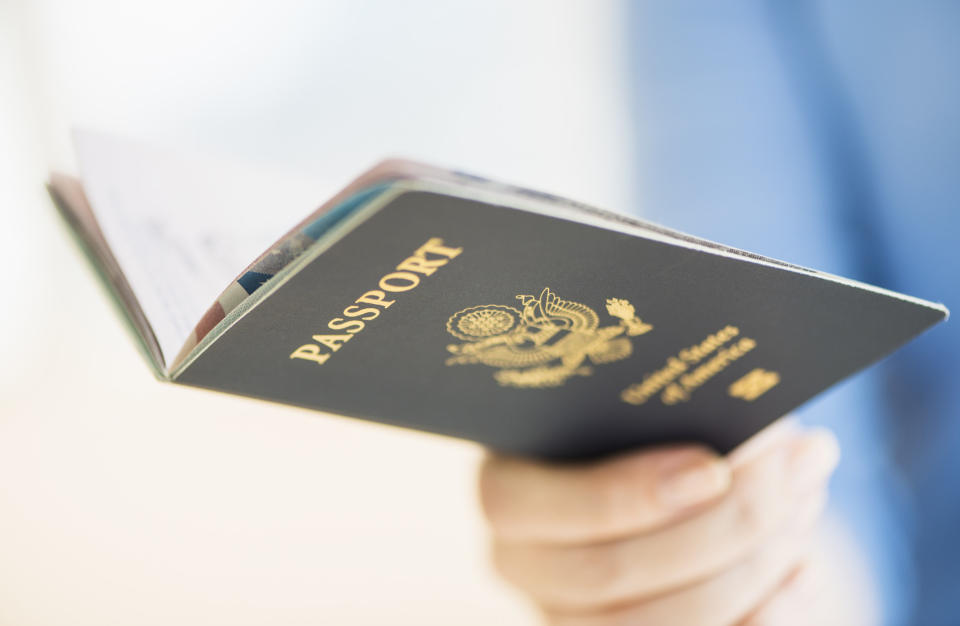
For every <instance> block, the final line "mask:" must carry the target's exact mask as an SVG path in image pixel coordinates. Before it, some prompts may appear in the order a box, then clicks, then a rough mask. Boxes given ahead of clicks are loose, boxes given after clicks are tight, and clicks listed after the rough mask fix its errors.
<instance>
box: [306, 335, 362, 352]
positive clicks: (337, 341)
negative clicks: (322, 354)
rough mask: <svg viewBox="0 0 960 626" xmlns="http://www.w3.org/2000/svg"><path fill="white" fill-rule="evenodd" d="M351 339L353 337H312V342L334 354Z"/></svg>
mask: <svg viewBox="0 0 960 626" xmlns="http://www.w3.org/2000/svg"><path fill="white" fill-rule="evenodd" d="M351 339H353V335H314V336H313V340H314V341H316V342H317V343H319V344H321V345H324V346H327V347H328V348H330V350H331V351H332V352H336V351H337V350H339V349H340V347H341V346H343V344H345V343H347V342H348V341H350V340H351Z"/></svg>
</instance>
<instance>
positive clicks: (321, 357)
mask: <svg viewBox="0 0 960 626" xmlns="http://www.w3.org/2000/svg"><path fill="white" fill-rule="evenodd" d="M290 358H291V359H304V360H307V361H314V362H316V363H317V364H318V365H323V364H324V363H326V361H327V359H329V358H330V354H329V353H328V354H320V346H317V345H314V344H312V343H308V344H306V345H303V346H300V347H299V348H297V349H296V350H294V351H293V353H292V354H291V355H290Z"/></svg>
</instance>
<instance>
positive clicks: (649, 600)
mask: <svg viewBox="0 0 960 626" xmlns="http://www.w3.org/2000/svg"><path fill="white" fill-rule="evenodd" d="M838 459H839V450H838V447H837V443H836V440H835V438H834V437H833V435H832V434H831V433H829V432H828V431H825V430H820V429H818V430H808V431H804V430H801V429H799V428H798V427H796V426H795V425H793V424H792V423H790V422H787V421H782V422H781V423H779V424H777V425H775V426H774V427H771V428H769V429H767V430H766V431H764V432H763V433H761V434H760V435H758V436H757V437H755V438H754V439H753V440H751V441H749V442H747V443H746V444H745V445H744V446H742V447H741V448H739V449H738V450H736V451H735V452H734V453H732V454H731V455H729V456H727V457H719V456H717V455H715V454H714V453H712V452H711V451H709V450H707V449H705V448H702V447H699V446H695V445H677V446H669V447H661V448H655V449H647V450H643V451H639V452H635V453H631V454H626V455H622V456H617V457H613V458H609V459H605V460H601V461H598V462H592V463H585V464H550V463H540V462H533V461H529V460H524V459H518V458H510V457H504V456H494V455H491V456H488V457H487V458H486V459H485V461H484V463H483V464H482V466H481V470H480V477H479V483H480V485H479V486H480V498H481V503H482V506H483V510H484V513H485V515H486V518H487V520H488V522H489V525H490V529H491V534H492V558H493V562H494V565H495V567H496V569H497V570H498V572H499V573H500V575H501V576H503V577H504V578H505V579H506V580H507V581H508V582H510V583H511V584H512V585H514V586H516V587H517V588H519V589H520V590H521V591H522V592H523V593H524V594H526V595H527V596H528V597H529V598H530V599H531V600H532V601H533V602H534V603H535V604H536V605H537V606H538V607H539V608H540V609H541V611H542V613H543V615H544V621H545V623H546V624H548V625H549V626H620V625H627V624H629V625H630V626H643V625H656V626H663V625H669V626H791V625H793V624H807V623H810V622H809V620H808V619H805V616H807V617H808V616H809V613H808V612H807V611H806V608H807V607H810V606H812V605H813V604H816V603H815V602H812V601H811V600H810V597H809V596H810V594H809V593H807V592H805V590H806V589H808V587H809V585H807V584H806V579H807V578H808V576H807V575H806V572H805V568H804V562H805V558H806V556H807V551H808V547H809V544H810V537H811V534H812V531H813V529H814V526H815V524H816V522H817V520H818V519H819V517H820V514H821V512H822V511H823V507H824V503H825V502H826V494H827V481H828V479H829V477H830V475H831V473H832V472H833V470H834V468H835V467H836V464H837V461H838Z"/></svg>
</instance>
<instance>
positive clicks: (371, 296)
mask: <svg viewBox="0 0 960 626" xmlns="http://www.w3.org/2000/svg"><path fill="white" fill-rule="evenodd" d="M386 295H387V294H385V293H383V292H382V291H380V290H378V289H374V290H373V291H368V292H367V293H365V294H363V295H362V296H360V297H359V298H357V299H356V300H354V302H359V303H360V304H372V305H374V306H382V307H383V308H387V307H388V306H390V305H391V304H393V303H394V302H395V300H384V297H386Z"/></svg>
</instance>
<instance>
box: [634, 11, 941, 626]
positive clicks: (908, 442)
mask: <svg viewBox="0 0 960 626" xmlns="http://www.w3.org/2000/svg"><path fill="white" fill-rule="evenodd" d="M629 7H630V13H629V20H628V24H627V25H628V28H629V33H628V36H629V40H630V47H631V49H630V54H631V63H632V66H631V69H632V71H631V76H630V80H631V83H632V94H633V98H634V104H635V110H636V117H637V122H636V129H637V136H636V146H637V157H638V170H637V171H638V185H637V194H638V197H639V198H640V205H641V213H642V214H643V215H644V216H645V217H647V218H649V219H652V220H654V221H658V222H662V223H664V224H666V225H668V226H671V227H675V228H678V229H681V230H686V231H688V232H690V233H693V234H696V235H700V236H704V237H707V238H711V239H715V240H718V241H721V242H723V243H726V244H731V245H735V246H738V247H742V248H745V249H747V250H751V251H754V252H759V253H762V254H767V255H769V256H773V257H776V258H781V259H784V260H787V261H791V262H795V263H799V264H802V265H807V266H810V267H814V268H817V269H821V270H825V271H829V272H832V273H836V274H841V275H844V276H849V277H852V278H857V279H860V280H864V281H867V282H871V283H874V284H877V285H880V286H883V287H887V288H890V289H895V290H900V291H904V292H906V293H909V294H911V295H915V296H920V297H924V298H928V299H931V300H936V301H940V302H943V303H945V304H946V305H947V306H948V307H950V308H952V309H954V310H955V311H957V310H960V275H958V269H957V267H958V265H960V263H958V261H960V255H958V254H957V249H958V248H960V210H958V209H960V202H958V199H960V3H958V2H947V1H941V2H893V1H889V0H875V1H872V2H842V3H840V2H826V1H823V2H800V1H797V2H793V1H789V0H787V1H776V0H768V1H766V2H763V1H758V0H754V1H738V2H729V3H711V2H694V1H687V0H682V1H678V0H666V1H663V2H643V3H640V2H636V3H633V2H631V3H629ZM958 355H960V327H958V326H957V324H956V322H953V323H950V322H948V323H947V324H942V325H940V326H939V327H937V328H935V329H934V330H932V331H930V332H928V333H927V334H926V335H924V336H923V337H921V338H920V339H919V340H917V341H915V342H913V343H912V344H910V345H909V346H908V347H906V348H905V349H903V350H901V351H900V352H898V353H897V354H896V355H895V356H893V357H891V358H890V359H887V360H886V361H884V362H883V363H882V364H881V365H879V366H875V367H873V368H871V369H870V370H869V371H868V372H866V373H863V374H860V375H858V376H856V377H855V378H854V379H852V380H851V381H848V382H846V383H844V384H842V385H840V386H839V387H838V388H836V389H834V390H832V391H831V392H829V393H827V394H825V395H824V396H822V397H821V398H819V399H817V400H815V401H814V402H812V403H810V404H809V405H807V406H806V407H804V408H803V410H802V411H801V416H802V417H803V419H805V420H806V421H809V422H816V423H822V424H825V425H828V426H829V427H831V428H832V429H833V430H834V431H835V432H836V433H837V434H838V437H839V438H840V441H841V445H842V446H843V448H844V460H843V462H842V464H841V466H840V469H839V470H838V473H837V476H836V478H835V480H834V483H833V494H834V495H833V502H834V504H833V506H834V508H835V511H836V512H837V513H839V514H840V515H842V516H843V517H844V518H845V519H846V521H847V522H848V524H849V525H850V526H851V527H852V528H853V529H854V530H855V532H856V535H857V537H858V540H859V541H860V542H861V544H862V545H861V546H860V547H861V548H862V550H863V552H864V553H865V554H866V555H867V557H868V559H869V561H870V563H869V565H870V567H871V570H872V571H873V572H874V573H875V577H876V582H877V584H878V586H879V588H880V590H881V592H882V593H881V597H882V598H883V600H884V602H885V606H884V607H883V611H884V616H885V623H887V624H891V625H897V626H899V625H901V624H917V625H918V626H938V625H943V626H949V625H953V624H960V538H958V532H960V488H958V485H960V357H958Z"/></svg>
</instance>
